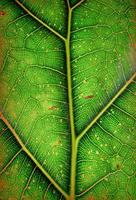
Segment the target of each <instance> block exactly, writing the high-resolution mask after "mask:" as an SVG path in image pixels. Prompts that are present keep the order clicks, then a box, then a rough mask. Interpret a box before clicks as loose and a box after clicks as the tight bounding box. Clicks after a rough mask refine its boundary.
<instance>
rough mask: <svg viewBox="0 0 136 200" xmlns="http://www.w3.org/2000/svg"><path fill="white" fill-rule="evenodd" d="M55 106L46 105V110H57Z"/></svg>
mask: <svg viewBox="0 0 136 200" xmlns="http://www.w3.org/2000/svg"><path fill="white" fill-rule="evenodd" d="M57 108H58V107H57V106H50V107H48V110H57Z"/></svg>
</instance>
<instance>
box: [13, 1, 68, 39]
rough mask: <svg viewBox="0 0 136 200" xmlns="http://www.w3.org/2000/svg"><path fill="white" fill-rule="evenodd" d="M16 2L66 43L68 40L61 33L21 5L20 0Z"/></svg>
mask: <svg viewBox="0 0 136 200" xmlns="http://www.w3.org/2000/svg"><path fill="white" fill-rule="evenodd" d="M15 2H16V3H17V4H18V5H19V6H20V7H21V8H23V10H25V11H26V12H27V13H28V14H29V15H30V16H31V17H33V18H34V19H35V20H36V21H38V22H39V23H40V24H42V25H43V26H45V27H46V28H47V29H48V30H50V31H51V32H52V33H54V34H55V35H56V36H58V37H59V38H60V39H61V40H63V41H65V40H66V38H65V37H63V36H62V35H61V34H60V33H59V32H57V31H55V30H54V29H53V28H51V27H50V26H49V25H48V24H46V23H45V22H43V21H42V20H41V19H39V18H38V17H36V16H35V15H34V14H33V13H32V12H31V11H30V10H28V9H27V8H26V7H25V6H24V5H23V4H22V3H20V2H19V1H18V0H15Z"/></svg>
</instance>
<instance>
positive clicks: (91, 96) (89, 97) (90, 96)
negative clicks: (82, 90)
mask: <svg viewBox="0 0 136 200" xmlns="http://www.w3.org/2000/svg"><path fill="white" fill-rule="evenodd" d="M92 98H94V96H93V95H88V96H85V97H84V99H92Z"/></svg>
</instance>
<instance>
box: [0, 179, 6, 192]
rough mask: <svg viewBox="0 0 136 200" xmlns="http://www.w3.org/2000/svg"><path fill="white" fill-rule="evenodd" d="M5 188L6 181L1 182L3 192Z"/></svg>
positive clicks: (0, 186)
mask: <svg viewBox="0 0 136 200" xmlns="http://www.w3.org/2000/svg"><path fill="white" fill-rule="evenodd" d="M5 188H6V183H5V181H3V180H1V181H0V189H1V190H3V189H5Z"/></svg>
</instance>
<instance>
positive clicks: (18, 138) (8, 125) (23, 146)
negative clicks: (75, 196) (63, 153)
mask: <svg viewBox="0 0 136 200" xmlns="http://www.w3.org/2000/svg"><path fill="white" fill-rule="evenodd" d="M0 119H2V121H3V122H4V123H5V124H6V126H7V127H8V128H9V130H10V131H11V133H12V134H13V135H14V137H15V139H16V140H17V142H18V143H19V144H20V146H21V147H22V149H23V151H24V152H25V153H26V154H27V155H28V156H29V157H30V158H31V160H32V161H33V162H34V163H35V164H36V166H37V167H38V168H39V169H40V170H41V172H42V173H43V174H44V175H45V176H46V177H47V178H48V179H49V180H50V182H51V183H52V184H53V185H54V186H55V188H56V189H57V190H58V191H59V192H61V194H62V195H63V196H64V197H65V198H66V199H68V194H67V193H66V192H65V191H64V190H63V189H62V188H61V187H60V186H59V185H58V184H57V183H56V182H55V181H54V180H53V178H52V177H51V176H50V175H49V174H48V172H47V171H46V170H45V169H44V168H43V167H42V165H41V164H40V163H39V162H38V161H37V160H36V159H35V157H34V156H33V155H32V153H31V152H30V151H29V150H28V149H27V148H26V146H25V145H24V143H23V142H22V140H21V139H20V137H19V136H18V135H17V133H16V131H15V130H14V129H13V127H12V126H11V125H10V123H9V122H8V120H7V119H6V118H5V117H4V115H3V114H2V113H1V112H0Z"/></svg>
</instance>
